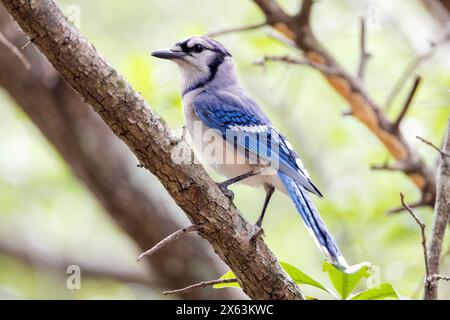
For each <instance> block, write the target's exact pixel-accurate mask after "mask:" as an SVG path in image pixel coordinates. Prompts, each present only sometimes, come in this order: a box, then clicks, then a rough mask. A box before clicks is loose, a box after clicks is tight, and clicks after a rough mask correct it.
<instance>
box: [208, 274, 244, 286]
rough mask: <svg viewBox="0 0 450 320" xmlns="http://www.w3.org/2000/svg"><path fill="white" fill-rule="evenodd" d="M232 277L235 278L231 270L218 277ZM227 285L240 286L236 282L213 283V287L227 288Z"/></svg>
mask: <svg viewBox="0 0 450 320" xmlns="http://www.w3.org/2000/svg"><path fill="white" fill-rule="evenodd" d="M232 278H236V276H235V275H234V273H233V271H231V270H230V271H228V272H227V273H225V274H224V275H223V276H221V277H220V279H232ZM229 287H233V288H240V287H241V286H240V285H239V283H237V282H232V283H219V284H215V285H213V288H214V289H220V288H229Z"/></svg>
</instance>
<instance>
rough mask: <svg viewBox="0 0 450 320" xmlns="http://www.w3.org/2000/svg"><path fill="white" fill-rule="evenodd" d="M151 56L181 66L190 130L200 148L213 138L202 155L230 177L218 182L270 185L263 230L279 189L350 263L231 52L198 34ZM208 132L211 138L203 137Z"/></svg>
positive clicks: (332, 253)
mask: <svg viewBox="0 0 450 320" xmlns="http://www.w3.org/2000/svg"><path fill="white" fill-rule="evenodd" d="M152 55H153V56H154V57H157V58H161V59H167V60H171V61H173V62H175V63H176V64H177V65H178V66H179V69H180V71H181V76H182V86H181V90H182V101H183V113H184V118H185V122H186V129H187V131H188V132H189V135H190V136H191V138H192V140H193V143H194V146H195V147H196V149H198V150H203V151H204V150H205V149H206V147H207V146H206V144H208V143H211V141H214V143H215V147H214V152H210V153H208V152H204V153H203V156H204V157H205V158H206V161H207V162H208V164H210V165H211V166H212V167H213V168H214V169H215V170H216V171H217V172H218V173H220V174H221V175H223V176H225V177H227V178H228V179H229V180H227V181H225V182H222V183H220V184H219V186H220V187H221V189H222V190H223V191H224V192H225V193H228V194H230V193H229V192H227V191H228V189H227V187H228V186H229V185H231V184H233V183H236V182H242V183H245V184H248V185H251V186H263V187H264V188H265V190H266V197H265V201H264V205H263V208H262V211H261V214H260V217H259V219H258V220H257V222H256V226H257V228H258V230H261V228H262V223H263V219H264V214H265V213H266V210H267V206H268V204H269V201H270V199H271V197H272V194H273V192H274V190H275V189H277V190H279V191H281V192H283V193H285V194H287V195H288V196H289V197H290V199H291V200H292V201H293V202H294V204H295V207H296V208H297V211H298V212H299V214H300V216H301V217H302V219H303V222H304V224H305V226H306V228H307V229H308V231H309V232H310V233H311V235H312V236H313V238H314V240H315V242H316V243H317V245H318V246H319V248H320V249H321V250H322V252H323V253H324V255H325V256H326V257H327V258H328V259H329V260H331V262H332V263H334V264H336V265H338V266H340V267H344V268H346V267H347V263H346V261H345V259H344V257H343V256H342V255H341V253H340V251H339V248H338V246H337V244H336V242H335V241H334V239H333V237H332V236H331V234H330V233H329V232H328V230H327V229H326V227H325V225H324V223H323V221H322V219H321V217H320V215H319V212H318V211H317V209H316V207H315V206H314V203H313V202H312V201H311V199H310V197H309V195H308V192H310V193H313V194H315V195H317V196H319V197H322V194H321V193H320V191H319V189H317V187H316V186H315V185H314V184H313V183H312V182H311V179H310V177H309V174H308V172H307V171H306V169H305V167H304V166H303V163H302V161H301V159H300V157H299V156H298V155H297V153H296V152H295V151H294V150H293V148H292V146H291V144H290V143H289V142H288V141H287V139H286V138H285V137H284V136H283V135H282V134H281V133H280V132H279V131H278V130H277V129H276V128H274V126H273V125H272V124H271V122H270V120H269V119H268V118H267V116H266V115H265V114H264V112H263V110H262V109H261V108H260V107H259V105H258V104H257V103H256V102H255V100H253V99H252V98H251V97H250V96H249V95H248V94H247V93H246V92H245V91H244V90H243V89H242V88H241V87H240V86H239V84H238V81H237V79H236V75H235V70H234V64H233V60H232V57H231V54H230V53H229V52H228V50H227V49H226V48H225V47H224V46H223V45H222V44H221V43H219V42H218V41H216V40H213V39H210V38H208V37H205V36H194V37H190V38H188V39H185V40H182V41H179V42H178V43H176V44H175V46H173V47H172V48H170V49H163V50H157V51H154V52H152ZM199 133H200V134H199ZM206 134H208V137H209V138H210V139H204V136H205V135H206ZM213 153H214V155H213ZM212 155H213V156H212ZM218 159H219V160H218Z"/></svg>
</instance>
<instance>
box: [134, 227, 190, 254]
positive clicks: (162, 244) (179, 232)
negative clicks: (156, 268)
mask: <svg viewBox="0 0 450 320" xmlns="http://www.w3.org/2000/svg"><path fill="white" fill-rule="evenodd" d="M195 230H197V227H196V226H194V225H191V226H189V227H186V228H183V229H180V230H177V231H175V232H174V233H172V234H171V235H169V236H168V237H166V238H164V239H163V240H161V241H160V242H158V243H157V244H156V245H155V246H154V247H153V248H151V249H150V250H148V251H146V252H144V253H142V254H141V255H140V256H139V257H138V258H137V261H140V260H141V259H142V258H144V257H146V256H151V255H152V254H154V253H155V252H156V251H158V250H160V249H162V248H164V247H165V246H167V245H168V244H169V243H171V242H173V241H175V240H177V239H178V238H180V237H181V236H183V235H185V234H187V233H189V232H193V231H195Z"/></svg>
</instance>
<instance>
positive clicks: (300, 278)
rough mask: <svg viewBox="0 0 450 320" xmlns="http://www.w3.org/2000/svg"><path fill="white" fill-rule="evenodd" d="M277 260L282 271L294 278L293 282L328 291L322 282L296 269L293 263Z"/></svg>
mask: <svg viewBox="0 0 450 320" xmlns="http://www.w3.org/2000/svg"><path fill="white" fill-rule="evenodd" d="M279 262H280V265H281V267H282V268H283V269H284V271H286V273H287V274H288V275H289V276H290V277H291V278H292V280H294V282H295V283H296V284H307V285H310V286H313V287H316V288H319V289H322V290H324V291H327V292H328V291H329V290H328V289H327V288H325V287H324V286H323V285H322V284H320V283H319V282H317V281H316V280H314V279H313V278H311V277H310V276H308V275H307V274H306V273H304V272H303V271H301V270H299V269H297V268H296V267H294V266H293V265H291V264H289V263H287V262H283V261H279Z"/></svg>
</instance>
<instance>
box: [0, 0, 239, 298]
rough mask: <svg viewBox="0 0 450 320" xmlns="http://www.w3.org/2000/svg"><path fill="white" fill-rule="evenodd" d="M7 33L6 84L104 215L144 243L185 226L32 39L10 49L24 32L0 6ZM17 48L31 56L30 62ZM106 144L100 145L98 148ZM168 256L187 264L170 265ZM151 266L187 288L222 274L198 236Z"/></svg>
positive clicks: (219, 294)
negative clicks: (201, 268) (170, 267)
mask: <svg viewBox="0 0 450 320" xmlns="http://www.w3.org/2000/svg"><path fill="white" fill-rule="evenodd" d="M1 33H4V34H5V36H6V37H7V39H6V38H1V39H0V56H1V59H0V86H1V87H2V89H5V91H6V92H7V93H8V94H9V95H10V96H11V98H12V99H14V101H15V102H16V104H17V107H18V108H21V109H22V110H23V111H24V112H25V113H26V114H27V115H28V116H29V118H30V119H31V120H32V121H33V123H34V125H36V127H37V128H39V130H40V131H41V133H42V134H43V135H44V136H45V138H46V139H47V140H48V141H49V142H50V143H51V144H52V145H53V146H54V147H55V149H56V150H57V151H58V152H59V153H60V154H61V156H62V158H63V159H64V160H65V161H66V163H67V165H68V166H69V167H70V168H71V169H72V172H73V174H74V175H75V176H76V177H77V178H78V179H79V181H80V182H82V183H83V184H84V186H85V187H86V188H87V189H88V190H89V191H90V192H91V193H92V195H93V196H95V197H96V199H97V200H98V202H99V204H101V205H102V206H103V208H104V209H105V214H109V216H110V217H111V219H112V220H113V221H114V222H115V223H117V225H118V226H119V227H120V228H121V229H122V230H123V232H124V233H125V234H126V235H127V236H128V237H130V238H131V239H132V240H133V241H134V242H135V243H136V245H137V246H138V247H139V248H140V250H146V249H147V248H148V247H149V246H152V245H153V244H155V243H157V242H158V241H159V240H160V239H161V238H162V237H163V236H164V235H166V234H169V233H171V232H173V231H174V230H176V229H177V228H181V224H180V221H179V219H178V218H177V217H176V215H177V214H179V211H178V210H176V208H175V206H173V205H172V204H171V203H170V202H169V201H170V197H169V196H168V195H165V194H163V193H164V190H163V189H162V188H161V187H159V186H158V187H156V186H155V184H152V188H151V190H149V184H147V183H146V184H143V183H142V182H141V181H142V180H140V179H136V178H135V176H136V171H137V170H136V169H135V168H134V163H135V162H136V159H135V157H134V156H133V154H132V153H131V152H129V150H128V149H127V147H126V146H125V145H124V144H123V143H122V142H121V141H120V139H118V138H117V137H116V136H115V135H114V133H113V132H111V130H110V129H109V128H108V126H107V125H106V124H105V123H104V122H103V121H102V120H101V118H100V117H99V116H98V115H97V114H96V113H95V112H94V111H93V110H92V108H91V107H90V106H89V105H87V104H85V103H84V102H83V101H82V100H81V98H80V97H79V96H78V95H77V93H76V92H75V91H73V89H72V88H71V87H70V86H69V85H68V84H67V83H66V82H65V81H64V80H63V79H62V78H61V77H60V76H59V74H58V73H57V72H56V71H55V70H54V68H53V67H52V66H51V65H50V64H49V63H48V62H47V61H46V60H45V58H44V57H43V56H42V54H40V52H39V51H38V50H37V49H36V47H34V46H30V47H29V48H28V49H27V50H26V51H24V52H20V50H19V51H16V52H14V51H13V50H11V48H14V47H15V48H20V46H22V44H23V43H24V42H26V37H25V36H24V34H23V33H22V32H20V31H19V30H18V28H17V27H16V25H15V24H14V22H13V20H12V19H11V18H10V16H9V14H8V13H7V12H6V11H5V10H4V8H3V7H2V6H1V5H0V34H1ZM18 55H24V56H25V59H27V60H28V61H29V62H30V64H31V68H30V69H28V68H27V67H26V65H24V64H23V63H22V62H21V61H22V60H23V58H21V57H19V56H18ZM49 83H51V84H52V85H49ZM87 141H89V143H86V142H87ZM100 146H101V151H102V152H98V150H99V148H100ZM140 171H141V172H140V174H141V175H142V178H144V179H150V178H151V175H150V173H148V172H142V170H140ZM187 252H189V254H186V253H187ZM167 259H171V260H172V261H175V262H177V263H179V264H183V265H185V268H182V269H180V270H179V272H169V271H168V270H167ZM199 265H207V266H208V268H204V270H205V272H204V273H203V274H199V273H198V272H197V270H196V269H198V266H199ZM145 267H146V270H147V271H148V272H149V273H151V274H155V275H157V276H155V281H154V285H155V286H156V285H157V286H159V287H161V288H163V289H167V288H173V287H182V286H185V285H186V284H187V283H194V282H199V281H201V280H202V279H204V278H205V277H208V278H212V277H217V276H218V275H220V274H222V273H223V266H222V263H221V262H220V261H219V260H218V259H217V257H216V256H215V255H214V254H213V253H212V252H211V249H210V248H209V246H208V244H207V243H205V241H202V239H198V238H195V239H192V240H191V241H189V242H177V243H175V244H174V246H173V250H171V251H165V252H162V253H161V254H159V255H158V256H157V257H154V258H153V259H152V260H151V265H150V263H148V264H147V263H146V264H145ZM238 295H239V296H240V295H241V293H240V292H238V291H236V290H214V291H213V292H211V290H202V291H197V292H195V294H193V295H191V298H198V299H205V298H208V299H209V298H214V299H235V298H237V296H238Z"/></svg>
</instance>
